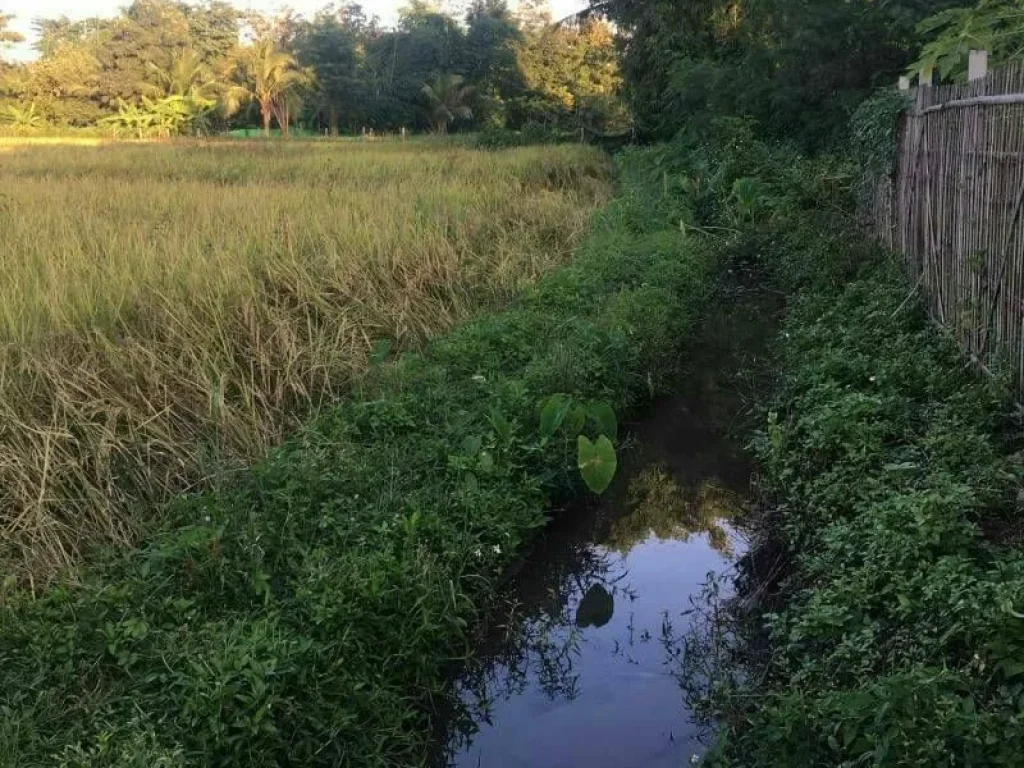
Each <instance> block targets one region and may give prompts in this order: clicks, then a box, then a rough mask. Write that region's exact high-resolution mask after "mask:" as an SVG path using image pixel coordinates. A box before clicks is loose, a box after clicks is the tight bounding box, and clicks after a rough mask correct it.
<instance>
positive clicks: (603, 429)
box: [587, 403, 619, 440]
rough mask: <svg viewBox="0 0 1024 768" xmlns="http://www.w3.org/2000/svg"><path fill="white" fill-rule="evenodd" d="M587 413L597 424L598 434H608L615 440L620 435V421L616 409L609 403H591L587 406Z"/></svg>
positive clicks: (609, 437)
mask: <svg viewBox="0 0 1024 768" xmlns="http://www.w3.org/2000/svg"><path fill="white" fill-rule="evenodd" d="M587 413H588V414H590V418H592V419H593V420H594V423H596V424H597V431H598V434H601V435H607V436H608V439H609V440H615V439H616V438H617V437H618V436H619V422H618V420H617V419H616V418H615V411H614V410H612V407H611V406H610V405H608V403H591V404H590V405H589V406H588V407H587Z"/></svg>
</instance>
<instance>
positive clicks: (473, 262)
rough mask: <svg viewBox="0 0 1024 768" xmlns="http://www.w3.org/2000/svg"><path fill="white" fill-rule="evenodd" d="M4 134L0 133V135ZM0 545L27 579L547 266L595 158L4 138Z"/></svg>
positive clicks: (552, 152)
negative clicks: (385, 345) (368, 367)
mask: <svg viewBox="0 0 1024 768" xmlns="http://www.w3.org/2000/svg"><path fill="white" fill-rule="evenodd" d="M0 149H3V147H0ZM3 158H4V159H3V164H2V167H0V184H2V186H3V188H4V195H3V197H2V198H0V229H2V230H3V233H4V236H3V238H2V242H0V271H2V273H3V279H2V280H0V424H2V425H3V426H2V429H0V530H2V532H3V535H2V542H3V543H2V544H0V558H2V559H3V562H4V571H5V573H8V574H9V573H12V572H19V575H22V576H24V575H29V574H30V575H32V576H34V577H35V578H37V579H39V578H45V577H46V576H47V575H48V574H49V573H50V572H52V571H53V570H54V569H55V568H62V567H65V566H67V565H70V564H72V563H74V562H75V561H76V559H77V556H78V554H79V553H80V551H81V550H82V549H83V548H87V547H88V546H90V545H93V544H96V543H102V542H110V541H117V542H128V541H132V540H134V538H135V535H136V533H137V532H138V529H139V526H140V524H145V523H146V522H147V521H152V520H153V518H154V513H155V512H156V511H157V510H158V506H154V505H158V504H159V503H161V502H162V501H164V500H166V499H167V498H168V497H169V496H170V495H171V494H173V493H176V492H179V491H181V490H182V489H185V488H190V487H194V486H195V484H196V483H203V482H205V481H206V480H208V479H209V478H210V477H213V476H216V475H217V474H219V473H220V472H223V471H225V470H227V469H229V468H231V467H233V466H235V465H236V464H237V463H238V462H244V461H248V460H251V459H254V458H257V457H260V456H263V455H264V454H265V452H266V451H267V450H268V449H269V448H270V447H272V446H275V445H277V444H278V442H279V441H280V439H281V438H282V436H284V435H286V434H288V433H290V432H292V431H293V430H294V429H296V428H297V427H298V426H299V424H300V423H301V422H302V421H303V420H304V419H305V418H306V417H307V416H308V415H309V414H310V413H311V412H313V411H315V410H316V409H317V408H318V407H319V406H320V405H321V404H322V403H324V402H330V401H331V400H333V399H335V398H337V397H338V396H339V395H340V394H341V393H344V392H345V391H346V388H347V386H348V383H349V381H350V379H351V377H352V376H353V375H354V374H357V373H358V372H359V371H361V370H362V369H363V368H364V366H365V364H366V360H367V356H368V354H369V351H370V349H371V348H372V346H373V345H374V344H375V343H376V342H377V340H379V339H382V338H386V339H390V340H392V341H393V342H394V343H395V344H396V345H397V346H398V347H399V348H402V349H407V348H410V347H415V346H417V345H419V344H421V343H422V342H423V341H425V340H426V339H428V338H430V337H431V336H433V335H436V334H437V333H438V332H440V331H443V330H445V329H447V328H449V327H451V326H452V325H453V324H454V323H456V322H459V321H463V320H465V319H467V318H468V317H470V316H471V315H473V314H475V313H477V312H478V311H479V310H480V309H481V308H484V307H490V306H494V305H495V304H501V303H503V302H505V301H507V300H508V299H509V298H510V297H511V296H512V295H514V294H516V293H517V292H518V291H520V290H521V289H522V288H523V287H524V286H525V285H527V284H529V283H531V282H532V281H533V280H535V279H536V278H537V277H538V276H539V275H541V274H543V273H545V272H546V271H548V270H550V269H551V268H552V267H555V266H558V265H561V264H564V263H565V261H566V260H567V259H568V257H569V254H570V252H571V249H572V247H573V245H574V244H576V243H577V242H578V240H579V237H580V235H581V234H582V231H583V230H584V228H585V226H586V221H587V217H588V216H589V213H590V211H591V210H592V208H593V206H594V205H595V204H597V203H600V202H602V201H604V200H605V199H607V196H608V193H609V184H608V180H609V179H608V177H609V171H610V169H609V167H608V161H607V159H606V158H605V157H603V156H602V155H601V154H600V153H598V152H595V151H592V150H588V149H586V148H581V147H578V146H577V147H568V146H567V147H549V148H538V149H519V150H510V151H506V152H502V153H499V154H492V153H483V152H479V151H475V150H472V149H469V148H465V147H459V146H456V145H453V144H436V145H435V144H431V143H429V142H420V141H417V142H406V143H403V144H400V143H397V142H396V143H387V144H377V145H366V144H362V143H349V144H342V145H339V144H337V143H305V144H302V145H301V146H292V145H288V144H274V145H262V144H259V145H248V146H246V145H242V144H235V143H226V142H221V143H216V144H208V145H202V144H179V145H174V146H152V145H134V146H128V145H123V144H121V145H105V146H100V147H87V148H83V147H64V146H53V147H48V146H24V147H19V146H15V147H14V148H13V149H12V150H11V151H9V152H7V153H5V154H4V155H3Z"/></svg>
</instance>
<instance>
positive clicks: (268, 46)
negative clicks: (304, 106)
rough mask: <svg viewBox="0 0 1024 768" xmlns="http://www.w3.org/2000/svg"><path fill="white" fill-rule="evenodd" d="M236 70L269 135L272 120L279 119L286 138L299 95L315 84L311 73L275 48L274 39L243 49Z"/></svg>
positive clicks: (288, 54)
mask: <svg viewBox="0 0 1024 768" xmlns="http://www.w3.org/2000/svg"><path fill="white" fill-rule="evenodd" d="M237 69H238V71H239V72H240V73H241V75H242V77H243V79H244V81H245V86H243V88H244V97H245V98H246V99H249V100H252V101H255V102H256V103H257V104H258V105H259V108H260V117H262V119H263V130H264V131H265V132H266V134H267V135H268V136H269V135H270V121H271V118H273V117H275V116H276V117H277V123H278V125H279V126H280V128H281V131H282V133H284V134H285V135H287V134H288V122H289V119H290V117H289V115H290V112H291V110H292V109H293V108H294V107H295V104H296V98H297V92H298V90H299V89H301V88H303V87H305V86H308V85H311V84H312V83H313V74H312V72H311V71H310V70H308V69H303V68H301V67H300V66H299V65H298V63H297V62H296V61H295V57H294V56H292V54H290V53H288V52H287V51H282V50H279V49H278V48H276V47H275V46H274V42H273V41H272V40H259V41H257V42H256V43H253V44H252V45H250V46H247V47H245V48H243V49H242V50H241V52H240V54H239V57H238V61H237ZM237 95H243V94H241V93H239V94H237ZM237 95H236V97H237Z"/></svg>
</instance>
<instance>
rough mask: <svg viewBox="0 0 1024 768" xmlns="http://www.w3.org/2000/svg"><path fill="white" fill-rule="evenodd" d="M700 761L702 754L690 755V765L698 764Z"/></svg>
mask: <svg viewBox="0 0 1024 768" xmlns="http://www.w3.org/2000/svg"><path fill="white" fill-rule="evenodd" d="M699 762H700V755H697V754H693V755H690V765H696V764H697V763H699Z"/></svg>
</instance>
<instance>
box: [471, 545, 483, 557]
mask: <svg viewBox="0 0 1024 768" xmlns="http://www.w3.org/2000/svg"><path fill="white" fill-rule="evenodd" d="M483 554H484V553H483V551H482V550H481V549H480V547H477V548H476V549H474V550H473V556H474V557H481V556H483Z"/></svg>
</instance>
